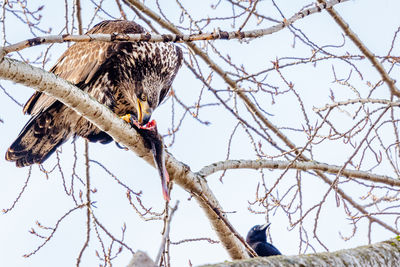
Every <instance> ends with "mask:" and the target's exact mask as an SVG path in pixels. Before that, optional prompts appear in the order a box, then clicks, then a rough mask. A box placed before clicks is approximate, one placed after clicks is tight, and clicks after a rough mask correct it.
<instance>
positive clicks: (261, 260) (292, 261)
mask: <svg viewBox="0 0 400 267" xmlns="http://www.w3.org/2000/svg"><path fill="white" fill-rule="evenodd" d="M399 262H400V241H399V240H397V239H391V240H388V241H384V242H380V243H377V244H373V245H369V246H362V247H358V248H352V249H346V250H340V251H336V252H331V253H329V252H324V253H316V254H307V255H299V256H274V257H258V258H254V259H249V260H241V261H234V262H224V263H219V264H210V265H202V267H239V266H240V267H250V266H258V267H262V266H265V267H267V266H268V267H289V266H290V267H292V266H340V267H341V266H382V267H384V266H388V267H389V266H397V265H398V263H399Z"/></svg>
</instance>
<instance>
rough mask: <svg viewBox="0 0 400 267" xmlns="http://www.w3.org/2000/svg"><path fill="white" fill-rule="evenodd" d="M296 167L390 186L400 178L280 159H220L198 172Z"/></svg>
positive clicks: (314, 162)
mask: <svg viewBox="0 0 400 267" xmlns="http://www.w3.org/2000/svg"><path fill="white" fill-rule="evenodd" d="M261 168H268V169H281V170H285V169H296V170H303V171H307V170H317V171H322V172H326V173H331V174H338V175H340V176H345V177H349V178H358V179H361V180H366V181H370V182H375V183H383V184H387V185H390V186H400V180H399V179H394V178H392V177H389V176H386V175H377V174H373V173H369V172H364V171H357V170H348V169H343V168H342V167H341V166H334V165H329V164H325V163H320V162H316V161H308V162H305V161H295V162H290V161H280V160H244V159H243V160H226V161H220V162H216V163H213V164H210V165H209V166H206V167H204V168H202V169H201V170H200V171H199V172H198V174H199V175H200V176H203V177H206V176H209V175H211V174H213V173H215V172H217V171H223V170H228V169H261Z"/></svg>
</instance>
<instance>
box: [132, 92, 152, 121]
mask: <svg viewBox="0 0 400 267" xmlns="http://www.w3.org/2000/svg"><path fill="white" fill-rule="evenodd" d="M136 107H137V108H136V109H137V112H138V114H137V120H138V122H139V124H140V125H145V124H147V123H148V122H149V121H150V117H151V113H153V109H152V108H151V107H150V106H149V103H148V102H147V101H142V100H140V99H139V98H138V99H137V106H136Z"/></svg>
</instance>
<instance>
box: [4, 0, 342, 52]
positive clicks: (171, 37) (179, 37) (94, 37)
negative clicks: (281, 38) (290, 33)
mask: <svg viewBox="0 0 400 267" xmlns="http://www.w3.org/2000/svg"><path fill="white" fill-rule="evenodd" d="M346 1H349V0H332V1H329V2H328V3H326V4H317V5H316V6H315V7H311V8H308V9H305V10H301V11H299V12H298V13H296V14H295V15H293V16H292V17H291V18H290V19H288V20H285V21H283V22H280V23H278V24H276V25H274V26H272V27H269V28H266V29H259V30H251V31H240V30H239V31H232V32H227V31H221V30H218V31H214V32H212V33H200V34H182V33H175V34H150V33H145V34H118V33H115V34H86V35H72V34H64V35H49V36H42V37H36V38H32V39H28V40H25V41H21V42H18V43H16V44H13V45H9V46H6V47H4V51H5V52H6V53H11V52H16V51H20V50H22V49H25V48H27V47H32V46H37V45H41V44H52V43H63V42H91V41H101V42H115V41H120V42H122V41H124V42H126V41H129V42H139V41H140V42H177V43H182V42H192V41H201V40H217V39H220V40H232V39H243V38H257V37H261V36H264V35H269V34H272V33H275V32H277V31H280V30H282V29H284V28H285V27H287V26H289V25H291V24H293V23H294V22H295V21H297V20H299V19H302V18H304V17H306V16H309V15H311V14H314V13H317V12H320V11H321V10H323V9H326V8H329V7H332V6H334V5H336V4H338V3H342V2H346ZM128 2H129V0H128ZM132 4H133V3H132ZM79 10H80V9H79Z"/></svg>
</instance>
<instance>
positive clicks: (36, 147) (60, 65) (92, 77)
mask: <svg viewBox="0 0 400 267" xmlns="http://www.w3.org/2000/svg"><path fill="white" fill-rule="evenodd" d="M115 32H117V33H140V32H144V30H143V28H142V27H141V26H140V25H138V24H136V23H133V22H129V21H104V22H101V23H99V24H98V25H96V26H95V27H94V28H93V29H92V30H90V31H89V32H88V33H89V34H90V33H109V34H111V33H115ZM118 45H119V44H118V43H107V42H89V43H76V44H74V45H72V46H71V47H70V48H69V49H68V50H67V51H66V52H65V53H64V54H63V55H62V56H61V57H60V59H59V60H58V62H57V63H56V64H55V66H54V67H53V68H52V69H51V70H50V71H51V72H53V73H54V74H56V75H58V76H59V77H61V78H63V79H65V80H67V81H69V82H71V83H73V84H75V85H76V86H78V87H79V88H81V89H82V90H90V88H91V86H92V84H93V83H94V82H95V81H96V80H97V79H98V78H99V77H101V74H102V68H104V67H105V65H107V60H108V59H109V58H110V57H112V56H113V55H115V54H116V53H118V48H117V47H114V46H118ZM23 111H24V113H28V114H31V115H32V117H31V118H30V120H29V121H28V123H27V124H26V125H25V127H24V128H23V129H22V131H21V133H20V134H19V136H18V137H17V139H16V140H15V141H14V143H13V144H12V145H11V146H10V148H9V149H8V150H7V153H6V159H7V160H9V161H15V162H16V165H17V166H19V167H22V166H28V165H31V164H33V163H42V162H43V161H44V160H46V159H47V158H48V157H49V156H50V155H51V154H52V153H53V152H54V151H55V150H56V148H57V147H58V146H59V145H61V144H62V143H63V142H65V141H66V140H67V139H68V138H70V137H71V136H73V135H74V134H77V133H76V132H75V130H76V128H79V129H81V131H83V133H78V134H79V135H84V136H85V137H87V138H88V139H89V140H90V141H100V142H104V143H105V142H109V141H111V138H110V137H109V136H108V135H107V134H105V133H102V132H101V131H100V130H99V129H98V128H96V127H95V126H94V125H92V124H90V123H88V122H87V121H86V120H84V119H83V118H81V116H80V115H79V114H77V113H75V112H74V111H72V110H71V109H68V108H67V107H66V106H64V105H63V104H62V103H61V102H59V101H57V100H56V99H54V98H53V97H51V96H48V95H46V94H44V93H38V92H36V93H35V94H34V95H33V96H32V97H31V98H30V99H29V100H28V102H27V103H26V104H25V106H24V109H23ZM77 125H78V126H77Z"/></svg>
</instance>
